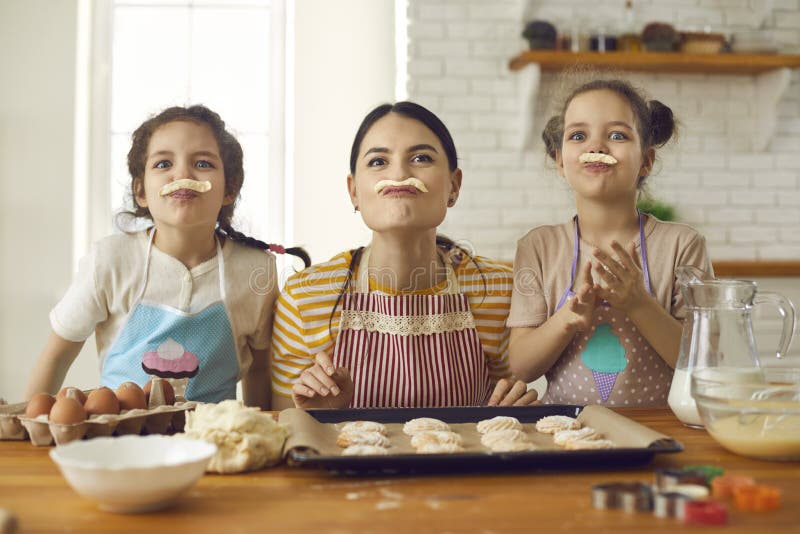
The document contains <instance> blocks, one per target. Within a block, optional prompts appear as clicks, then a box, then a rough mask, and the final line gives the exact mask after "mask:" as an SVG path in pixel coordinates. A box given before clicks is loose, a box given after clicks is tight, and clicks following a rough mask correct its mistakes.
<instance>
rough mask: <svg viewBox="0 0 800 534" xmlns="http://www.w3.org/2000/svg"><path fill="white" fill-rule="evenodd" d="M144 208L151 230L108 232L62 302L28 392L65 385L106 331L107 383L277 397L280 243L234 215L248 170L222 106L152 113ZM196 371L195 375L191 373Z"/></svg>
mask: <svg viewBox="0 0 800 534" xmlns="http://www.w3.org/2000/svg"><path fill="white" fill-rule="evenodd" d="M128 170H129V172H130V175H131V194H132V197H133V201H134V208H135V209H134V211H133V212H130V213H128V215H130V216H132V217H133V218H134V219H136V218H138V219H143V220H149V221H152V225H151V226H150V227H149V228H148V229H146V230H142V231H138V232H129V233H122V234H119V235H113V236H110V237H107V238H105V239H102V240H100V241H99V242H97V243H95V244H94V245H93V246H92V249H91V250H90V252H89V254H88V255H87V256H86V257H85V258H84V259H83V260H82V261H81V264H80V268H79V271H78V274H77V276H76V278H75V280H74V281H73V283H72V285H71V286H70V288H69V289H68V291H67V293H66V295H65V296H64V297H63V298H62V300H61V301H60V302H59V303H58V304H57V305H56V307H55V308H54V309H53V310H52V312H51V314H50V323H51V326H52V333H51V335H50V338H49V339H48V341H47V344H46V346H45V348H44V351H43V352H42V354H41V356H40V357H39V360H38V361H37V363H36V366H35V368H34V370H33V374H32V376H31V378H30V380H29V383H28V388H27V396H28V397H29V398H30V397H31V396H32V395H34V394H36V393H39V392H44V391H46V392H49V393H55V392H56V391H57V390H58V388H59V387H60V386H61V383H62V382H63V381H64V377H65V375H66V373H67V370H68V369H69V367H70V365H71V364H72V362H73V361H74V359H75V357H76V356H77V355H78V353H79V352H80V350H81V347H83V344H84V342H85V340H86V339H87V338H88V337H89V336H90V335H91V334H92V333H94V334H95V337H96V342H97V352H98V355H99V356H100V361H101V382H102V385H104V386H108V387H111V388H112V389H115V388H117V387H118V386H119V385H120V384H121V383H123V382H127V381H132V382H136V383H138V384H139V385H140V386H144V385H145V383H146V382H147V381H148V379H149V378H150V377H149V376H148V375H149V374H154V375H157V376H162V377H168V378H173V379H180V382H181V385H183V386H185V387H186V389H185V391H179V390H176V392H177V393H178V394H182V395H185V396H186V398H187V399H190V400H198V401H204V402H219V401H221V400H224V399H232V398H235V397H236V384H237V382H238V380H239V379H241V380H242V388H243V395H244V401H245V403H246V404H248V405H252V406H260V407H262V408H265V409H266V408H269V401H270V389H269V342H270V338H271V330H272V310H273V305H274V302H275V298H276V297H277V294H278V287H277V272H276V267H275V257H274V256H273V255H272V254H271V252H270V251H272V252H278V253H283V252H287V253H290V254H294V255H297V256H299V257H301V258H302V259H303V261H304V263H305V264H306V265H308V264H309V263H310V261H309V259H308V255H307V254H306V253H305V252H304V251H303V250H302V249H287V250H285V251H284V250H283V247H280V246H277V245H268V244H266V243H263V242H261V241H258V240H256V239H253V238H251V237H247V236H245V235H243V234H242V233H240V232H237V231H236V230H234V229H233V228H232V227H231V217H232V216H233V210H234V206H235V203H236V200H237V198H238V196H239V192H240V190H241V188H242V183H243V181H244V169H243V156H242V147H241V145H240V144H239V142H238V141H237V140H236V138H235V137H234V136H233V135H231V134H230V133H229V132H228V131H227V130H226V129H225V123H224V122H223V120H222V119H221V118H220V116H219V115H217V114H216V113H215V112H213V111H211V110H210V109H208V108H206V107H204V106H191V107H188V108H184V107H172V108H168V109H165V110H164V111H162V112H161V113H159V114H158V115H156V116H154V117H151V118H150V119H148V120H146V121H145V122H144V123H142V124H141V125H140V126H139V127H138V128H137V129H136V131H135V132H134V133H133V142H132V146H131V149H130V151H129V152H128ZM187 379H188V385H187V382H186V380H187Z"/></svg>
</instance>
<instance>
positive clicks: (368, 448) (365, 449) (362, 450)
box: [342, 444, 389, 456]
mask: <svg viewBox="0 0 800 534" xmlns="http://www.w3.org/2000/svg"><path fill="white" fill-rule="evenodd" d="M387 454H389V450H388V449H387V448H385V447H379V446H377V445H362V444H358V445H350V446H349V447H347V448H346V449H344V450H342V456H386V455H387Z"/></svg>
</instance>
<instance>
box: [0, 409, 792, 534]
mask: <svg viewBox="0 0 800 534" xmlns="http://www.w3.org/2000/svg"><path fill="white" fill-rule="evenodd" d="M619 411H620V412H621V413H622V414H624V415H626V416H628V417H630V418H632V419H634V420H636V421H638V422H640V423H642V424H644V425H647V426H649V427H651V428H653V429H655V430H657V431H660V432H663V433H664V434H667V435H669V436H671V437H673V438H675V439H677V440H679V441H680V442H681V443H683V445H684V447H685V451H684V452H681V453H677V454H660V455H656V458H655V460H654V461H653V462H652V463H651V464H650V465H647V466H645V467H641V468H635V469H628V470H622V471H620V470H602V469H599V470H597V471H593V472H589V473H586V472H583V473H580V472H531V471H528V472H523V473H519V474H507V473H506V474H497V473H489V474H474V473H473V474H453V475H436V476H433V475H431V476H405V477H375V478H347V477H339V476H335V475H330V474H328V473H326V472H319V471H312V470H303V469H291V468H287V467H279V468H274V469H269V470H265V471H260V472H256V473H249V474H244V475H235V476H231V475H229V476H221V475H206V476H204V477H203V478H202V479H201V480H200V481H199V483H198V484H197V485H196V486H195V487H194V488H193V489H192V490H191V491H190V492H189V493H188V494H187V495H185V496H184V497H183V498H182V499H181V500H180V501H179V503H178V504H177V505H176V506H174V507H172V508H170V509H167V510H164V511H161V512H157V513H152V514H144V515H117V514H111V513H106V512H102V511H100V510H99V509H98V508H97V507H96V506H95V505H94V504H93V503H92V502H89V501H87V500H84V499H83V498H81V497H80V496H79V495H77V494H76V493H75V492H74V491H73V490H72V489H71V488H70V487H69V486H67V484H66V482H65V481H64V479H63V478H62V477H61V475H60V474H59V472H58V469H57V468H56V466H55V464H54V463H53V462H52V461H51V460H50V458H49V456H48V454H47V453H48V448H40V447H34V446H33V445H31V444H30V443H28V442H12V441H6V442H0V508H7V509H9V510H11V511H12V512H13V513H15V514H16V515H17V517H18V519H19V522H20V525H21V529H22V530H21V531H22V532H58V531H73V532H146V533H153V534H155V533H161V532H169V533H170V534H172V533H180V532H190V533H192V534H196V533H199V532H225V533H228V532H233V533H236V532H281V533H294V532H315V533H316V532H331V531H334V532H464V531H470V532H507V531H536V532H548V533H549V532H557V531H568V532H592V533H601V532H613V533H620V532H631V533H633V532H636V533H641V532H646V533H648V534H651V533H655V532H672V531H674V530H675V529H678V528H687V529H691V528H695V529H697V528H700V530H703V529H702V528H701V527H683V526H682V525H681V523H679V522H678V521H677V520H675V519H659V518H656V517H655V516H653V515H652V514H650V513H640V514H625V513H624V512H622V511H620V510H606V511H603V510H595V509H594V508H593V507H592V505H591V499H590V494H591V487H592V485H593V484H596V483H600V482H605V481H626V480H640V481H651V480H652V479H653V472H654V470H655V469H656V468H659V467H672V468H679V467H683V466H686V465H695V464H713V465H719V466H722V467H723V468H724V469H725V470H726V472H728V473H737V474H743V475H749V476H752V477H754V478H755V479H756V480H757V481H758V482H761V483H765V484H771V485H774V486H777V487H779V488H781V490H782V491H783V506H782V507H781V509H780V510H777V511H775V512H771V513H761V514H759V513H743V512H738V511H736V510H733V509H732V510H731V511H730V516H729V519H730V520H729V524H728V526H727V527H725V529H724V531H725V532H726V533H727V532H731V533H733V532H759V533H770V534H772V533H780V532H798V533H800V462H764V461H757V460H750V459H747V458H744V457H741V456H736V455H733V454H730V453H728V452H726V451H725V450H724V449H722V448H721V447H720V446H718V445H717V444H716V443H715V442H714V441H712V440H711V438H710V437H709V436H708V434H706V432H705V431H703V430H692V429H689V428H686V427H684V426H683V425H681V424H680V423H679V422H678V420H677V419H675V417H674V416H673V415H672V413H671V412H670V411H669V410H668V409H645V408H630V409H620V410H619ZM713 531H719V529H713Z"/></svg>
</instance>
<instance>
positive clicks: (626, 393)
mask: <svg viewBox="0 0 800 534" xmlns="http://www.w3.org/2000/svg"><path fill="white" fill-rule="evenodd" d="M574 235H575V237H574V239H575V244H574V251H573V256H572V273H571V277H570V283H569V286H568V287H567V289H566V290H565V291H564V294H563V295H562V296H561V299H560V301H559V303H558V306H556V311H557V310H558V309H559V308H561V306H563V305H564V303H565V302H566V300H567V297H569V296H572V295H574V294H575V293H574V292H573V287H572V286H573V285H574V284H575V276H576V273H577V267H578V256H579V252H580V233H579V231H578V220H577V217H576V218H575V234H574ZM639 243H640V245H639V253H640V260H641V264H642V274H643V276H644V284H645V289H647V292H648V293H650V294H652V290H651V287H650V273H649V270H648V267H647V247H646V244H645V238H644V222H643V216H642V214H641V213H640V214H639ZM545 377H546V378H547V392H546V393H545V396H544V397H543V399H542V402H544V403H550V404H606V405H611V406H653V405H656V406H666V404H667V395H668V394H669V387H670V384H671V381H672V369H671V368H670V367H669V365H667V363H666V362H665V361H664V360H663V359H662V358H661V357H660V356H659V355H658V353H657V352H656V350H655V349H654V348H653V347H652V346H651V345H650V343H649V342H648V341H647V339H645V338H644V336H642V334H641V332H639V330H638V329H637V328H636V326H635V325H634V324H633V322H632V321H631V320H630V318H629V317H628V315H627V314H626V313H625V312H624V311H622V310H620V309H617V308H614V307H612V306H610V305H609V304H608V303H607V302H605V301H604V302H602V303H601V305H599V306H598V307H597V308H596V309H595V310H594V314H593V316H592V325H591V328H590V329H589V331H587V332H577V333H576V334H575V337H573V338H572V341H571V342H570V344H569V345H567V348H566V349H564V352H563V353H561V357H559V359H558V361H556V363H555V365H553V367H551V368H550V370H549V371H548V372H547V373H546V374H545Z"/></svg>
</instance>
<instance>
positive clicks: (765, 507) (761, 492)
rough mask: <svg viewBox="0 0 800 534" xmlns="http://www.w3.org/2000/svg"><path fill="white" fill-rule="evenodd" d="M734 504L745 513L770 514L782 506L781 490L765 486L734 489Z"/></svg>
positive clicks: (757, 485) (755, 485)
mask: <svg viewBox="0 0 800 534" xmlns="http://www.w3.org/2000/svg"><path fill="white" fill-rule="evenodd" d="M733 503H734V505H735V506H736V509H737V510H742V511H743V512H769V511H771V510H776V509H778V508H780V506H781V490H780V489H778V488H776V487H774V486H767V485H765V484H754V485H752V486H737V487H735V488H733Z"/></svg>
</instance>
